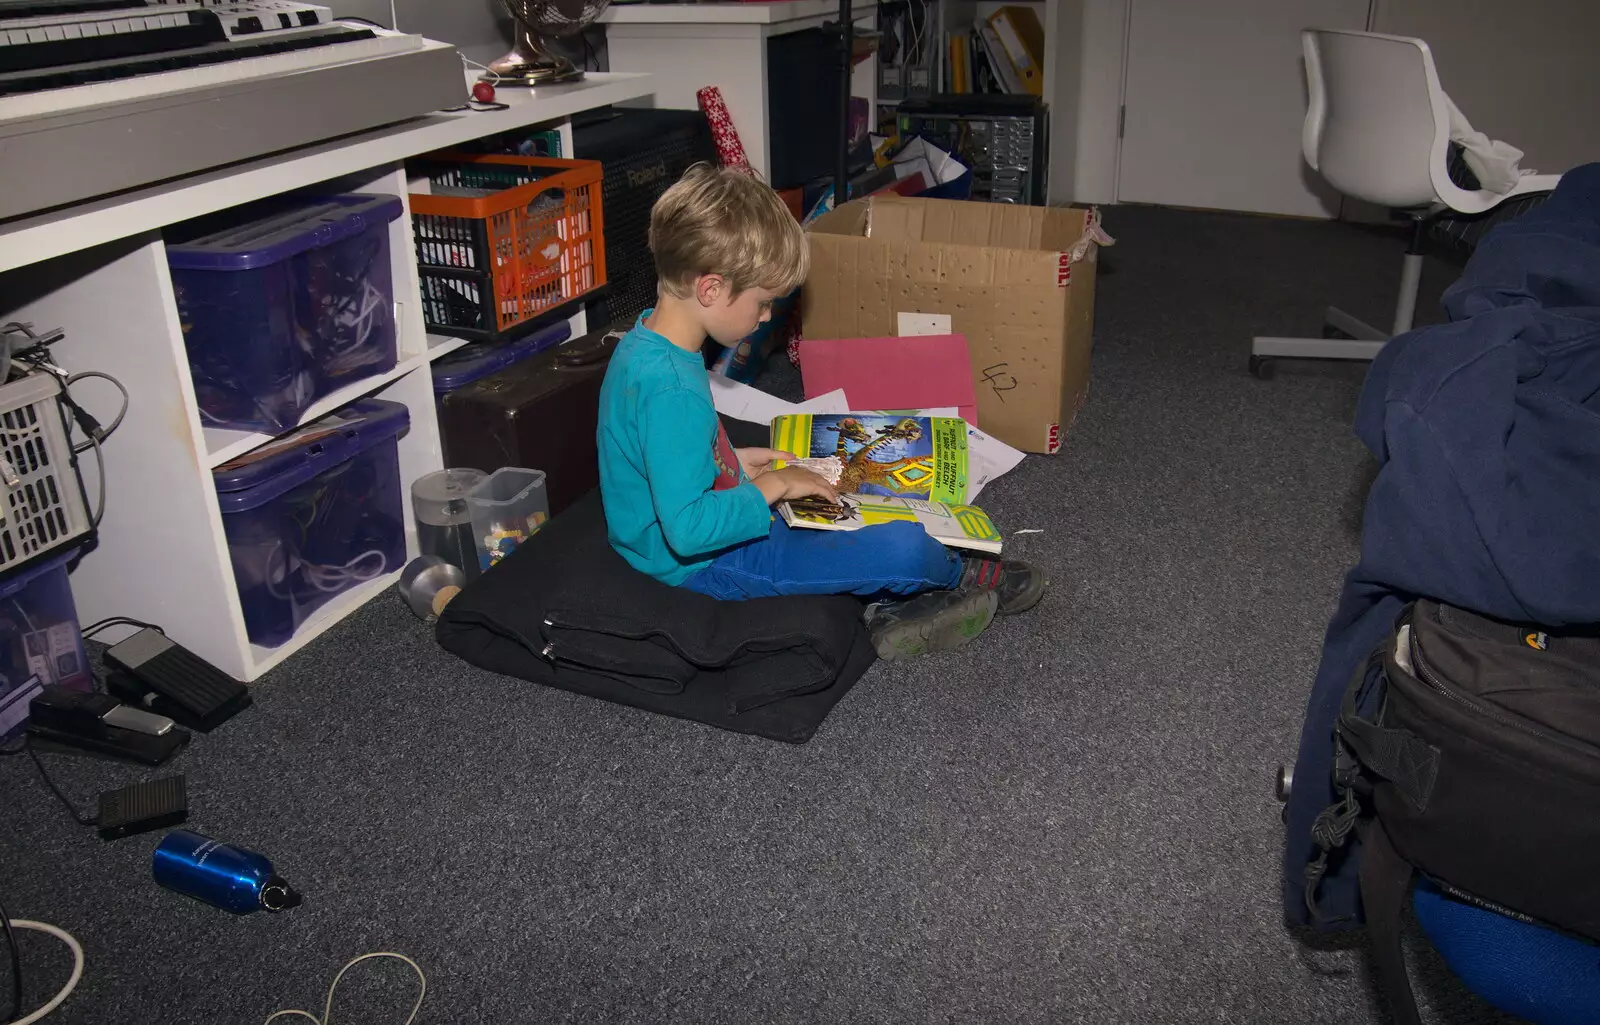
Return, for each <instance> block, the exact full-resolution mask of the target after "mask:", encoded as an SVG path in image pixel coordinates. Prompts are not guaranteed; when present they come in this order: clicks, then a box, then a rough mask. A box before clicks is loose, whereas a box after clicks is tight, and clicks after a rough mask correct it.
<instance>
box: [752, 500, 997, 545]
mask: <svg viewBox="0 0 1600 1025" xmlns="http://www.w3.org/2000/svg"><path fill="white" fill-rule="evenodd" d="M777 508H778V515H779V516H782V517H783V522H785V523H787V524H788V525H789V526H791V527H799V528H805V529H809V530H860V529H861V528H862V527H875V526H879V525H881V524H885V523H895V522H898V521H906V522H910V523H917V524H920V525H921V526H922V529H923V530H926V531H927V532H928V536H929V537H932V538H933V539H934V540H936V541H938V542H939V543H940V544H942V545H946V546H948V547H950V548H963V549H967V550H970V551H977V552H988V553H989V554H991V555H999V554H1000V548H1001V544H1002V541H1001V537H1000V532H999V531H998V530H996V529H995V526H994V521H993V520H991V519H989V515H988V514H987V513H985V512H984V511H983V510H982V509H979V508H978V507H977V506H975V505H952V504H950V503H947V502H929V501H925V500H922V499H917V498H899V497H879V496H875V495H859V494H842V495H840V496H839V501H837V502H828V501H825V500H823V499H815V498H803V499H793V500H791V501H787V502H779V503H778V507H777Z"/></svg>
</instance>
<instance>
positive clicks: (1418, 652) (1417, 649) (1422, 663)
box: [1411, 626, 1595, 757]
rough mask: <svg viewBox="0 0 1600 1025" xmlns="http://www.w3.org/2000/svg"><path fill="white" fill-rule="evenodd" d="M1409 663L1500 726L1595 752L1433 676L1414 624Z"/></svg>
mask: <svg viewBox="0 0 1600 1025" xmlns="http://www.w3.org/2000/svg"><path fill="white" fill-rule="evenodd" d="M1411 663H1412V665H1414V666H1416V667H1417V674H1416V675H1417V678H1418V679H1420V680H1421V681H1422V682H1423V683H1425V684H1427V685H1428V688H1429V689H1430V690H1432V691H1434V692H1435V693H1437V694H1441V695H1443V696H1444V697H1446V698H1449V699H1450V700H1451V701H1454V702H1455V703H1456V704H1458V705H1461V706H1463V707H1464V708H1467V709H1469V710H1470V711H1473V712H1476V713H1477V714H1478V715H1481V716H1484V717H1486V718H1488V719H1492V720H1494V721H1495V722H1497V723H1499V724H1500V725H1502V726H1509V727H1511V728H1512V729H1514V730H1520V731H1522V732H1523V733H1526V734H1528V735H1529V736H1533V737H1538V738H1539V739H1540V740H1544V741H1548V742H1549V743H1552V744H1556V745H1558V746H1560V747H1565V748H1569V749H1570V748H1572V747H1579V748H1580V750H1582V751H1583V752H1584V753H1585V754H1587V755H1590V756H1591V757H1592V756H1593V755H1594V754H1595V751H1594V749H1593V748H1592V747H1590V746H1589V745H1587V744H1579V743H1577V742H1575V741H1574V740H1572V739H1571V738H1568V737H1558V736H1555V735H1554V734H1551V733H1546V732H1545V731H1543V730H1541V729H1539V728H1538V727H1536V726H1530V725H1528V724H1527V723H1525V722H1521V721H1519V720H1516V719H1510V718H1507V717H1506V716H1504V715H1501V714H1500V713H1499V712H1496V711H1495V710H1494V709H1492V708H1488V707H1486V706H1484V705H1483V704H1481V703H1480V702H1477V701H1474V700H1472V699H1471V698H1469V697H1467V696H1466V695H1464V694H1461V693H1460V692H1458V691H1456V690H1454V689H1452V688H1451V687H1449V686H1448V685H1447V684H1445V683H1444V682H1443V681H1442V680H1440V679H1439V678H1438V677H1436V676H1434V675H1433V672H1432V671H1431V670H1430V669H1429V668H1428V660H1427V658H1426V657H1425V656H1424V655H1423V653H1422V642H1421V641H1420V640H1419V639H1418V637H1417V630H1416V627H1414V626H1413V627H1412V629H1411Z"/></svg>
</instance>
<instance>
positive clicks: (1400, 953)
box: [1361, 821, 1422, 1025]
mask: <svg viewBox="0 0 1600 1025" xmlns="http://www.w3.org/2000/svg"><path fill="white" fill-rule="evenodd" d="M1363 839H1364V840H1365V841H1366V845H1365V848H1364V851H1363V856H1362V858H1361V907H1362V910H1363V912H1365V915H1366V919H1367V936H1368V938H1369V939H1370V940H1371V942H1372V967H1373V973H1374V975H1375V976H1376V978H1377V982H1378V989H1379V990H1381V991H1382V993H1383V995H1384V997H1385V999H1386V1000H1387V1001H1388V1003H1389V1012H1390V1013H1391V1014H1392V1015H1394V1020H1395V1025H1422V1018H1421V1016H1420V1015H1419V1014H1418V1013H1417V1000H1416V996H1415V995H1414V994H1413V993H1412V992H1411V977H1410V976H1409V975H1408V974H1407V972H1406V956H1405V949H1404V947H1402V946H1401V943H1400V923H1401V920H1402V918H1403V916H1404V912H1405V906H1406V901H1407V899H1409V897H1410V896H1411V876H1412V868H1411V863H1410V862H1408V861H1406V860H1405V859H1404V858H1402V857H1401V856H1400V852H1398V851H1396V850H1395V849H1394V844H1393V843H1391V842H1390V841H1389V834H1388V833H1386V832H1384V830H1383V824H1382V823H1381V822H1377V821H1374V822H1373V823H1372V825H1371V826H1370V827H1368V828H1367V829H1366V830H1365V832H1364V834H1363Z"/></svg>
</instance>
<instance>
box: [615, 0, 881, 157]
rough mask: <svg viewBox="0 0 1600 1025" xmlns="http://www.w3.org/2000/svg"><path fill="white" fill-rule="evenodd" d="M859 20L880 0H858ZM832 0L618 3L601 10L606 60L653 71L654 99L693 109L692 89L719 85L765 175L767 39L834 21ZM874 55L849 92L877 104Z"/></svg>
mask: <svg viewBox="0 0 1600 1025" xmlns="http://www.w3.org/2000/svg"><path fill="white" fill-rule="evenodd" d="M853 11H854V13H855V17H856V25H857V26H858V27H861V28H865V29H870V28H875V27H876V26H877V21H878V17H877V3H876V2H871V3H863V2H861V0H856V2H855V4H854V7H853ZM838 17H839V5H838V4H837V3H833V2H829V0H777V2H774V3H704V4H622V5H613V6H611V7H609V8H607V9H606V12H605V13H604V14H602V15H601V16H600V22H601V24H603V25H605V26H606V50H607V53H608V54H609V57H608V59H609V61H610V67H612V68H613V69H615V70H617V71H636V72H646V73H648V74H650V75H652V76H654V78H655V83H656V88H655V105H656V106H658V107H667V108H670V109H674V110H694V109H696V108H697V107H698V106H699V102H698V100H697V99H696V97H695V94H696V93H697V92H699V91H700V90H701V89H702V88H704V87H705V86H708V85H714V86H718V87H720V88H721V89H722V97H723V99H724V100H725V101H727V104H728V114H729V116H730V117H732V118H733V127H734V128H735V129H736V130H737V131H738V132H739V141H740V142H742V143H743V144H744V149H745V155H746V156H747V157H749V158H750V163H751V165H752V166H753V167H755V169H756V170H757V171H759V172H761V174H762V175H763V176H766V175H768V174H769V172H770V169H771V166H772V164H771V160H770V154H771V149H770V145H769V142H768V140H769V139H770V137H771V128H770V126H769V125H768V122H767V40H768V39H769V38H771V37H772V36H778V35H784V34H786V33H789V32H799V31H801V30H802V29H809V28H817V27H820V26H821V25H822V24H823V23H824V22H828V21H836V20H837V19H838ZM877 67H878V64H877V58H876V57H874V58H872V59H871V60H866V61H862V62H861V63H860V64H857V65H856V66H855V71H854V77H853V82H852V88H851V94H852V95H854V96H862V97H865V98H866V100H867V103H868V104H869V105H872V106H874V107H875V106H876V103H877V91H878V76H877Z"/></svg>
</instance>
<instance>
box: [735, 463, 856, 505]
mask: <svg viewBox="0 0 1600 1025" xmlns="http://www.w3.org/2000/svg"><path fill="white" fill-rule="evenodd" d="M779 458H782V457H781V456H780V457H779ZM754 483H755V486H756V488H757V489H758V490H760V492H761V497H763V498H765V499H766V500H767V504H768V505H773V504H776V503H778V502H784V501H788V500H790V499H795V498H821V499H823V500H825V501H828V502H837V501H838V500H839V492H838V489H836V488H835V487H834V486H833V485H832V484H829V483H828V482H827V481H825V480H823V479H822V478H821V477H819V476H817V475H816V474H814V473H812V472H811V471H810V470H807V469H806V468H805V467H803V466H785V467H784V468H783V469H781V470H769V471H767V472H766V473H763V474H762V475H761V476H759V477H757V478H755V481H754Z"/></svg>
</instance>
